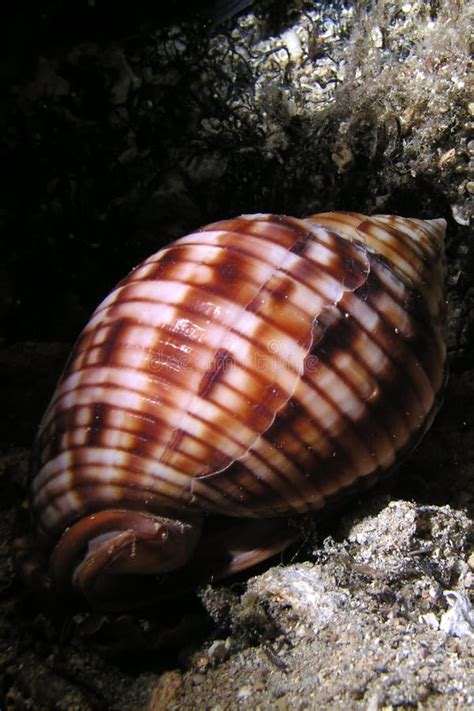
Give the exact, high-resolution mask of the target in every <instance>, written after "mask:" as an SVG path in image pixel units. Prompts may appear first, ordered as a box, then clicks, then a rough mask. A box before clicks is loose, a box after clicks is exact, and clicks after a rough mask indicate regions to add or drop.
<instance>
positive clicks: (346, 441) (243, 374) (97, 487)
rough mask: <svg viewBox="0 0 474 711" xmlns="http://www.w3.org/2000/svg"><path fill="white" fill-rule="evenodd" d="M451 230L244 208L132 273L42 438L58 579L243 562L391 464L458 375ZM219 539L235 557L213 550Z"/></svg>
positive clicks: (90, 328) (41, 473) (101, 582)
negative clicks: (450, 340) (449, 334)
mask: <svg viewBox="0 0 474 711" xmlns="http://www.w3.org/2000/svg"><path fill="white" fill-rule="evenodd" d="M445 228H446V223H445V221H444V220H442V219H436V220H417V219H407V218H402V217H394V216H386V215H376V216H373V217H366V216H364V215H360V214H357V213H338V212H335V213H322V214H319V215H313V216H311V217H308V218H306V219H304V220H300V219H295V218H292V217H286V216H275V215H266V214H265V215H264V214H262V215H260V214H258V215H244V216H242V217H238V218H235V219H232V220H226V221H223V222H218V223H215V224H212V225H208V226H207V227H204V228H203V229H201V230H199V231H197V232H194V233H193V234H190V235H188V236H186V237H183V238H182V239H179V240H177V241H176V242H174V243H173V244H171V245H170V246H168V247H166V248H165V249H162V250H160V251H159V252H157V253H156V254H154V255H153V256H151V257H150V258H149V259H147V260H146V261H144V262H143V263H142V264H140V265H139V266H138V267H137V268H136V269H135V270H134V271H132V272H131V274H129V276H128V277H126V278H125V279H124V280H123V281H122V282H120V284H119V285H118V286H117V287H116V288H115V289H114V290H113V291H112V293H111V294H110V295H109V296H108V297H107V298H106V299H105V301H103V303H102V304H101V305H100V306H99V307H98V308H97V310H96V311H95V313H94V315H93V316H92V318H91V320H90V321H89V323H88V325H87V326H86V328H85V329H84V331H83V332H82V334H81V336H80V338H79V340H78V342H77V344H76V346H75V348H74V350H73V353H72V355H71V357H70V359H69V362H68V364H67V366H66V369H65V371H64V373H63V375H62V377H61V380H60V382H59V384H58V386H57V389H56V392H55V394H54V396H53V399H52V401H51V404H50V406H49V408H48V410H47V412H46V414H45V416H44V419H43V421H42V424H41V427H40V430H39V434H38V437H37V441H36V447H35V452H36V455H35V458H36V465H35V470H34V476H33V478H32V481H31V491H30V500H31V509H32V512H33V516H34V520H35V532H36V533H35V535H36V540H37V544H38V546H39V548H40V550H42V551H43V553H42V556H43V560H44V561H46V560H48V563H47V568H46V571H45V572H44V574H43V578H44V580H47V581H48V583H49V584H51V585H52V586H53V588H55V589H57V590H62V589H64V588H65V587H66V588H67V587H68V586H72V587H73V588H75V589H76V590H78V591H80V592H82V593H83V594H85V595H86V597H87V598H89V600H90V601H92V602H93V603H96V604H101V603H102V602H103V601H104V600H105V601H106V600H108V599H109V598H113V597H114V596H117V597H118V598H119V599H120V596H121V595H122V592H123V590H127V593H124V598H123V599H125V598H126V596H127V595H128V593H129V592H130V590H129V589H130V588H133V590H134V595H135V594H136V595H137V596H138V597H140V593H139V592H138V593H137V590H139V586H138V583H137V579H140V580H141V581H142V582H143V584H145V585H147V581H148V583H149V581H150V580H156V577H157V574H161V573H164V572H168V571H171V570H175V569H178V568H181V567H183V566H184V569H186V567H187V566H190V565H192V562H190V561H193V560H197V561H201V562H202V561H206V564H205V565H204V563H202V565H203V566H204V567H206V566H208V567H209V570H210V571H211V573H212V570H213V565H214V569H215V570H216V571H217V572H219V573H220V574H221V573H223V572H224V573H225V572H229V571H233V570H238V569H241V568H244V567H246V566H247V565H251V564H253V563H254V562H256V561H257V560H260V559H262V558H265V557H267V556H269V555H271V554H273V553H274V552H275V551H277V550H281V549H282V548H284V547H285V545H287V544H288V542H289V541H291V540H292V539H294V537H295V532H294V530H293V529H291V531H290V529H288V528H285V526H283V525H282V524H281V519H280V520H278V519H275V518H274V517H276V516H280V515H282V514H285V515H286V516H292V515H294V514H296V513H303V512H308V511H312V510H317V509H320V508H322V507H324V506H325V505H326V503H327V502H328V501H329V500H332V499H334V498H336V499H337V498H338V497H339V495H340V494H342V493H344V492H345V491H347V490H350V488H352V487H353V485H354V484H356V483H357V481H358V480H360V479H362V478H364V477H369V476H371V475H374V474H380V473H383V472H384V471H386V470H389V469H391V468H392V467H393V466H394V464H395V463H396V462H398V461H399V460H400V457H401V456H402V455H404V454H406V453H407V452H408V451H409V450H410V449H412V447H413V446H414V445H415V444H416V443H417V442H418V441H419V439H420V437H421V436H422V434H423V433H424V432H425V431H426V429H427V428H428V427H429V425H430V423H431V420H432V418H433V415H434V413H435V411H436V408H437V406H438V403H439V399H440V392H441V390H442V386H443V382H444V379H445V355H446V349H445V344H444V340H443V321H444V314H445V302H444V297H443V283H444V255H443V238H444V232H445ZM215 514H218V517H217V518H216V517H215ZM224 516H225V517H237V518H238V519H239V521H238V525H237V526H235V525H234V527H233V528H232V526H229V525H226V524H225V520H226V519H224V518H223V517H224ZM250 519H259V521H254V523H252V522H251V521H250ZM260 519H263V521H262V522H260ZM270 519H273V521H271V520H270ZM234 520H235V519H234ZM212 521H214V522H215V521H217V523H214V524H211V533H208V532H207V533H206V530H207V527H208V525H209V522H212ZM245 521H247V523H245ZM275 521H278V525H276V524H275ZM212 526H214V528H212ZM203 528H204V532H203ZM214 546H215V547H216V550H217V549H219V550H220V552H221V554H222V551H224V552H225V554H226V556H224V558H222V555H221V559H219V556H217V557H216V561H214V562H211V564H209V560H211V561H212V548H213V547H214ZM218 559H219V562H217V560H218ZM224 559H225V560H224ZM196 565H197V567H199V565H201V563H198V564H195V567H196ZM219 566H220V568H219ZM33 568H34V566H33V565H31V566H30V570H32V569H33ZM130 581H133V585H131V584H130ZM140 584H141V583H140Z"/></svg>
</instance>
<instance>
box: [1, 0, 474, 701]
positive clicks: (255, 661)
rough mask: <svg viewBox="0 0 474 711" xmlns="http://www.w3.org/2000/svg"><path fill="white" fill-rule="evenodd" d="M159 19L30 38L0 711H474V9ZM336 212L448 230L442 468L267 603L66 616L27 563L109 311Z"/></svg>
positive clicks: (8, 189) (395, 497) (129, 17)
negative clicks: (192, 266)
mask: <svg viewBox="0 0 474 711" xmlns="http://www.w3.org/2000/svg"><path fill="white" fill-rule="evenodd" d="M155 6H156V3H151V2H135V3H133V4H132V3H128V2H123V3H119V4H113V5H112V4H111V3H109V2H105V1H102V2H101V1H100V0H96V2H95V3H90V2H89V3H87V2H80V1H79V0H76V1H75V2H71V3H68V7H67V8H65V6H64V4H63V3H60V2H55V1H53V0H50V1H49V2H46V1H45V0H43V1H42V2H40V3H32V2H28V1H27V0H24V1H23V2H21V3H16V4H15V5H13V4H12V5H11V6H10V7H9V8H8V9H7V10H6V17H7V22H5V23H4V26H3V33H4V37H3V41H2V48H3V50H2V51H3V56H2V59H1V61H0V82H1V88H2V97H3V98H2V104H1V108H0V122H1V127H2V131H1V132H0V156H1V164H2V167H3V170H4V172H5V176H6V178H7V180H6V181H5V185H4V187H3V189H2V194H1V195H0V229H1V232H2V236H1V244H2V254H3V259H2V260H1V261H0V318H1V319H2V331H1V334H2V340H1V341H0V364H1V368H0V378H1V383H2V403H3V413H2V418H1V422H2V427H1V430H2V432H1V437H0V445H1V449H0V489H1V496H0V506H1V507H2V517H1V519H0V527H1V537H0V708H5V709H14V710H15V711H16V710H19V709H28V710H33V711H37V710H38V709H45V710H47V711H50V710H53V709H59V710H63V709H64V710H65V709H68V710H72V709H74V710H77V711H83V710H84V711H86V710H87V711H89V710H91V709H92V710H94V711H104V710H105V709H111V710H113V711H122V710H124V711H125V709H126V710H130V711H132V710H134V711H135V710H138V709H149V710H150V711H151V710H159V709H213V710H214V711H219V710H224V709H234V708H235V709H240V708H242V709H255V708H260V709H281V710H284V709H290V708H291V709H293V708H295V709H320V708H324V709H368V710H370V711H372V710H373V711H376V710H377V709H386V708H395V707H398V708H423V709H425V708H426V709H459V708H467V707H469V706H471V705H474V663H473V662H474V654H473V649H474V646H473V645H474V612H473V609H472V603H473V600H474V552H473V551H474V549H473V528H472V515H473V512H474V366H473V364H474V260H473V254H474V252H473V246H472V245H473V242H472V240H473V236H472V233H471V232H470V231H469V226H470V222H471V220H472V195H473V192H474V182H473V181H474V174H473V160H474V137H473V135H472V129H473V125H474V100H473V97H472V96H470V95H469V92H468V80H469V72H470V70H471V64H470V52H472V46H471V45H470V41H471V40H470V35H469V27H470V23H471V22H472V12H473V10H472V5H469V4H468V3H462V2H444V3H437V2H430V3H422V2H417V1H416V0H414V1H407V2H400V3H389V2H383V1H382V0H379V1H378V2H373V3H366V2H364V3H342V2H329V3H328V2H326V3H317V2H312V1H309V0H294V1H293V2H281V1H278V0H273V1H271V0H262V1H261V2H260V3H258V2H256V3H251V4H250V5H248V6H247V8H245V9H244V10H243V11H242V12H241V13H238V14H236V15H233V16H231V17H230V18H229V19H228V20H226V21H225V22H223V23H221V24H218V23H217V21H216V16H215V14H214V11H213V8H212V3H209V4H206V3H202V4H200V3H197V4H196V7H195V9H194V10H193V12H191V11H189V10H187V9H186V8H185V7H184V5H183V4H181V3H169V6H168V7H167V9H166V11H165V10H164V9H163V8H161V9H160V8H158V7H155ZM329 209H346V210H357V211H360V212H368V213H374V212H386V213H395V214H403V215H411V216H415V217H435V216H442V217H444V218H445V219H446V220H447V221H448V233H447V244H446V247H447V261H448V280H447V305H448V328H447V342H448V353H449V360H450V379H449V382H448V386H447V391H446V397H445V402H444V405H443V407H442V408H441V410H440V412H439V414H438V416H437V418H436V420H435V423H434V425H433V427H432V429H431V431H430V433H429V434H428V435H427V437H426V438H425V440H424V441H423V443H422V444H421V446H420V447H419V449H418V450H417V451H416V452H415V453H414V455H413V456H412V457H411V458H410V459H409V460H408V461H407V462H406V463H404V465H403V467H402V470H401V472H400V474H399V476H398V477H397V478H396V479H394V480H392V482H391V483H386V484H384V487H383V489H382V488H379V489H378V490H375V491H374V492H367V491H365V492H361V494H360V495H359V497H357V498H356V499H355V501H354V502H353V504H352V505H351V506H350V507H349V508H348V509H346V510H344V512H343V513H341V514H340V515H338V516H337V517H336V518H334V519H331V520H330V521H325V522H324V523H322V524H321V523H320V522H319V521H318V520H317V519H316V520H312V519H305V520H304V529H305V534H304V536H303V541H302V543H301V544H300V545H299V546H294V547H293V548H292V549H291V550H289V551H288V552H287V553H285V554H284V555H283V556H282V557H281V559H279V560H277V561H275V564H274V565H273V566H266V567H265V566H264V567H263V568H262V569H259V570H258V574H257V571H256V574H255V575H253V577H249V578H245V577H244V576H243V577H240V578H239V579H236V580H233V581H229V582H228V583H226V584H220V585H214V586H207V587H203V588H200V589H199V590H197V592H196V593H195V594H194V595H185V596H183V597H182V599H179V600H177V601H176V603H175V604H174V605H173V606H172V608H173V609H172V610H171V611H170V610H169V609H168V607H167V604H168V603H166V604H165V603H163V604H162V609H156V610H153V611H147V613H146V614H143V615H142V614H140V615H138V614H135V615H131V614H116V615H102V614H99V613H91V612H89V611H88V610H86V609H83V608H82V609H74V608H72V609H54V608H53V609H51V607H47V606H46V607H43V606H42V604H41V601H40V600H38V599H36V598H35V596H34V595H32V594H31V593H28V591H26V590H25V589H24V587H23V585H22V583H21V582H20V581H19V580H18V579H17V577H16V575H15V573H14V569H13V560H12V548H13V540H14V538H15V537H16V536H17V535H19V534H20V533H21V532H22V530H23V528H24V525H25V520H26V517H27V516H26V512H25V508H24V495H25V483H26V479H27V470H28V461H29V453H30V445H31V441H32V439H33V437H34V432H35V428H36V426H37V424H38V421H39V419H40V416H41V413H42V410H43V409H44V407H45V406H46V404H47V401H48V398H49V396H50V395H51V391H52V388H53V386H54V382H55V379H56V378H57V376H58V373H59V371H60V369H61V367H62V364H63V362H64V359H65V358H66V356H67V353H68V351H69V349H70V347H71V344H72V342H73V340H74V338H75V337H76V336H77V334H78V333H79V331H80V329H81V327H82V326H83V325H84V323H85V322H86V320H87V318H88V315H89V314H90V313H91V311H92V309H93V308H94V306H95V305H96V304H97V303H98V301H99V300H100V299H101V298H102V297H103V296H105V294H106V293H107V291H108V290H109V289H110V288H111V286H112V285H113V284H114V283H115V282H116V281H117V280H118V279H119V278H121V277H122V276H123V275H124V274H125V273H126V272H127V271H128V270H129V269H130V268H131V267H132V266H133V265H135V264H136V263H137V262H139V261H140V260H141V259H142V258H144V257H145V256H148V254H150V253H152V252H153V251H156V250H157V249H158V248H159V247H160V246H162V245H163V244H165V243H166V242H168V241H169V240H171V239H173V238H174V237H177V236H179V235H181V234H184V233H185V232H186V231H189V230H191V229H193V228H195V227H198V226H199V225H202V224H205V223H207V222H210V221H212V220H215V219H220V218H224V217H230V216H232V215H235V214H239V213H250V212H266V211H269V212H276V213H286V214H291V215H295V216H302V215H305V214H309V213H312V212H317V211H322V210H329ZM401 386H402V384H401ZM302 525H303V524H302ZM163 619H166V622H167V624H163Z"/></svg>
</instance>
